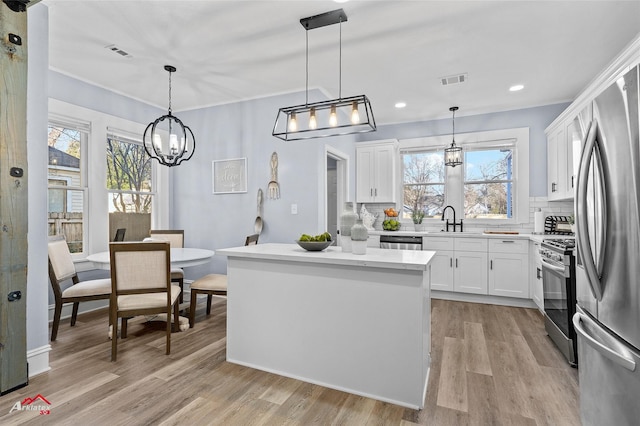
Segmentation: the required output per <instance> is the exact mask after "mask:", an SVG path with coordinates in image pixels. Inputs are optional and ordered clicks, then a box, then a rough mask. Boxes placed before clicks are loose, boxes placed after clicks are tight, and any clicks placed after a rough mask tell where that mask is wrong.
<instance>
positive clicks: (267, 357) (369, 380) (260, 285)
mask: <svg viewBox="0 0 640 426" xmlns="http://www.w3.org/2000/svg"><path fill="white" fill-rule="evenodd" d="M216 255H223V256H227V257H228V266H227V275H228V300H227V361H229V362H232V363H236V364H241V365H245V366H248V367H253V368H257V369H260V370H264V371H269V372H272V373H275V374H279V375H282V376H287V377H292V378H295V379H299V380H303V381H305V382H310V383H315V384H319V385H322V386H326V387H329V388H333V389H338V390H342V391H345V392H350V393H354V394H357V395H362V396H366V397H370V398H375V399H378V400H382V401H386V402H391V403H394V404H398V405H402V406H405V407H410V408H422V407H423V405H424V398H425V395H426V389H427V380H428V376H429V365H430V355H429V351H430V340H431V327H430V311H431V303H430V293H429V288H430V265H429V264H430V262H431V259H432V257H433V255H434V252H432V251H405V250H381V249H375V248H368V249H367V254H365V255H355V254H352V253H343V252H342V251H341V248H339V247H329V248H328V249H327V250H325V251H322V252H308V251H305V250H303V249H302V248H300V247H299V246H298V245H296V244H258V245H254V246H245V247H236V248H229V249H220V250H216Z"/></svg>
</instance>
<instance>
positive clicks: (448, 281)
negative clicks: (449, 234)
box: [422, 237, 454, 291]
mask: <svg viewBox="0 0 640 426" xmlns="http://www.w3.org/2000/svg"><path fill="white" fill-rule="evenodd" d="M422 247H423V249H424V250H433V251H435V252H436V254H435V256H434V257H433V259H432V260H431V290H441V291H453V261H454V258H453V238H444V237H423V238H422Z"/></svg>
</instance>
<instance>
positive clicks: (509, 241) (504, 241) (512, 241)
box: [502, 240, 515, 243]
mask: <svg viewBox="0 0 640 426" xmlns="http://www.w3.org/2000/svg"><path fill="white" fill-rule="evenodd" d="M502 242H503V243H515V240H502Z"/></svg>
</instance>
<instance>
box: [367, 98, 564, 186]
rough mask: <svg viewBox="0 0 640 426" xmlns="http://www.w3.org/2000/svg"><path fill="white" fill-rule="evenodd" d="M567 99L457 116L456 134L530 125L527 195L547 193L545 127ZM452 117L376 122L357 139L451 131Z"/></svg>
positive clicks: (405, 137) (398, 137)
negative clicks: (553, 103) (560, 102)
mask: <svg viewBox="0 0 640 426" xmlns="http://www.w3.org/2000/svg"><path fill="white" fill-rule="evenodd" d="M568 106H569V103H563V104H556V105H547V106H541V107H535V108H525V109H519V110H513V111H503V112H495V113H491V114H482V115H470V116H463V115H460V116H456V134H457V133H469V132H483V131H488V130H499V129H509V128H517V127H528V128H529V196H530V197H546V196H547V138H546V136H545V134H544V129H545V128H547V126H549V124H551V122H552V121H553V120H554V119H555V118H556V117H557V116H558V115H560V113H561V112H562V111H564V110H565V109H566V108H567V107H568ZM451 124H452V123H451V118H447V119H442V120H429V121H421V122H413V123H401V124H391V125H387V126H378V131H377V132H375V133H364V134H362V135H360V136H359V138H358V141H359V142H360V141H368V140H376V139H388V138H396V139H411V138H419V137H425V136H437V135H443V134H451Z"/></svg>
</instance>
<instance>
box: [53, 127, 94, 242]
mask: <svg viewBox="0 0 640 426" xmlns="http://www.w3.org/2000/svg"><path fill="white" fill-rule="evenodd" d="M88 136H89V125H88V124H83V123H72V122H66V123H65V122H63V121H51V122H50V123H49V127H48V138H47V145H48V150H49V164H48V168H47V176H48V194H47V195H48V204H49V212H48V224H49V235H50V236H51V235H64V237H65V238H66V240H67V244H68V245H69V250H70V251H71V253H74V254H77V253H83V252H84V251H85V250H84V248H85V227H86V223H85V219H86V214H85V211H86V206H85V200H86V178H85V176H86V174H85V172H86V170H85V167H84V161H83V151H84V149H85V147H86V146H87V139H88Z"/></svg>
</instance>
